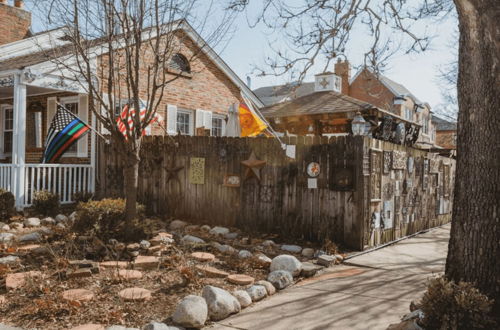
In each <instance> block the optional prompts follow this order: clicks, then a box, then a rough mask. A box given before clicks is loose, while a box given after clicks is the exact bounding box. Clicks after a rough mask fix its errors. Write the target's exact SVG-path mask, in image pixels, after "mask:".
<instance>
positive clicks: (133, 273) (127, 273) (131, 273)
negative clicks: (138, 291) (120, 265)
mask: <svg viewBox="0 0 500 330" xmlns="http://www.w3.org/2000/svg"><path fill="white" fill-rule="evenodd" d="M118 277H119V278H120V279H123V280H127V281H130V280H138V279H141V278H142V272H140V271H138V270H132V269H120V270H119V271H118Z"/></svg>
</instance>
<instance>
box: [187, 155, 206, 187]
mask: <svg viewBox="0 0 500 330" xmlns="http://www.w3.org/2000/svg"><path fill="white" fill-rule="evenodd" d="M189 162H190V164H189V165H190V166H189V183H191V184H205V158H201V157H191V158H190V160H189Z"/></svg>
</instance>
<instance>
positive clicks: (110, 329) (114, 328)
mask: <svg viewBox="0 0 500 330" xmlns="http://www.w3.org/2000/svg"><path fill="white" fill-rule="evenodd" d="M106 330H140V329H139V328H127V327H124V326H123V325H112V326H110V327H107V328H106Z"/></svg>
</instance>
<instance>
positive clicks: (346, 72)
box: [335, 58, 351, 95]
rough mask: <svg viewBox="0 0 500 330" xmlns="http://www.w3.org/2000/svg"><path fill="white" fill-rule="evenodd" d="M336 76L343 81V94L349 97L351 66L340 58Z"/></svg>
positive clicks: (336, 67) (336, 65)
mask: <svg viewBox="0 0 500 330" xmlns="http://www.w3.org/2000/svg"><path fill="white" fill-rule="evenodd" d="M335 74H336V75H337V76H339V77H340V78H341V79H342V93H344V94H346V95H349V92H350V91H349V80H351V66H350V65H349V61H348V60H345V61H342V60H341V59H340V58H339V59H338V61H337V63H335Z"/></svg>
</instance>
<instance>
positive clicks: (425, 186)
mask: <svg viewBox="0 0 500 330" xmlns="http://www.w3.org/2000/svg"><path fill="white" fill-rule="evenodd" d="M428 188H429V175H427V174H424V175H423V176H422V190H423V191H427V189H428Z"/></svg>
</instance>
